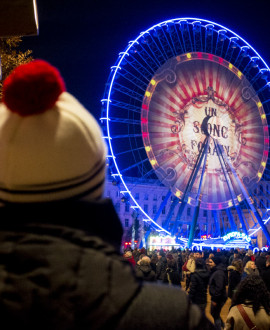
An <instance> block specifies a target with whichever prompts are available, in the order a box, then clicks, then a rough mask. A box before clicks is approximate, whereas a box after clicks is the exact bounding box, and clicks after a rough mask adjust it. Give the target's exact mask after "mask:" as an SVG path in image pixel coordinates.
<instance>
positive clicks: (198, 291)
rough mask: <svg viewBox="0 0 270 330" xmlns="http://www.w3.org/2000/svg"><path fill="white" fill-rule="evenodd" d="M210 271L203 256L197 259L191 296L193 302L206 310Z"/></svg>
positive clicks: (192, 277)
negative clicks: (206, 267)
mask: <svg viewBox="0 0 270 330" xmlns="http://www.w3.org/2000/svg"><path fill="white" fill-rule="evenodd" d="M209 276H210V274H209V272H208V271H207V270H206V269H205V262H204V260H203V259H202V258H199V259H196V260H195V271H194V272H193V273H192V274H191V277H190V290H189V298H190V300H191V302H192V303H193V304H196V305H198V306H199V307H200V309H201V310H202V312H204V311H205V307H206V304H207V287H208V282H209Z"/></svg>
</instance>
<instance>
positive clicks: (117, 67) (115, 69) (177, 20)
mask: <svg viewBox="0 0 270 330" xmlns="http://www.w3.org/2000/svg"><path fill="white" fill-rule="evenodd" d="M184 21H187V22H188V23H189V24H193V23H195V22H196V23H201V22H203V23H206V24H207V25H214V27H213V28H216V27H218V28H220V29H223V30H225V31H226V32H227V31H228V32H229V33H230V34H232V36H233V37H236V38H238V39H239V40H241V41H242V42H243V43H244V44H245V46H247V47H249V49H250V50H251V51H252V52H253V53H254V54H255V55H256V56H258V57H259V59H260V60H261V62H262V63H263V64H264V66H265V67H266V70H268V71H269V67H268V65H267V63H266V62H265V61H264V59H263V58H262V57H261V56H260V54H259V53H258V52H257V51H256V50H255V49H254V48H253V47H252V46H251V45H250V44H249V43H248V42H247V41H246V40H245V39H244V38H242V37H241V36H239V35H238V34H236V33H235V32H234V31H232V30H230V29H228V28H227V27H225V26H223V25H221V24H218V23H216V22H213V21H210V20H206V19H201V18H195V17H180V18H174V19H169V20H165V21H162V22H160V23H158V24H155V25H153V26H151V27H150V28H148V29H147V30H145V31H143V32H141V33H140V34H139V35H138V37H137V38H136V39H135V40H133V41H130V42H129V43H128V46H127V47H126V49H125V50H124V51H123V52H120V53H119V55H120V57H119V59H118V60H117V62H116V65H114V66H112V67H111V69H112V70H113V74H112V77H111V79H110V87H109V91H108V94H107V96H108V97H107V98H106V99H103V100H102V101H104V102H106V118H104V119H106V121H107V122H106V126H107V132H108V136H107V137H105V138H106V139H107V142H108V144H109V148H110V152H111V155H110V157H111V158H112V159H113V162H114V166H115V169H116V171H117V173H116V174H114V175H115V176H118V177H119V178H120V180H121V183H122V184H123V186H124V189H125V190H124V191H123V192H124V193H127V194H128V195H129V197H130V198H131V199H132V201H133V203H134V205H135V206H134V208H139V209H140V212H141V213H142V214H143V215H144V216H145V217H146V219H145V221H147V222H148V221H150V222H151V223H152V224H153V223H154V225H156V226H157V230H158V231H159V230H160V231H162V232H165V233H166V234H170V233H169V232H168V231H167V230H165V229H164V228H162V227H161V226H159V225H158V224H157V223H156V222H154V220H153V219H152V218H151V217H150V216H149V215H148V214H147V213H146V212H144V210H143V209H142V207H141V206H140V205H139V203H138V202H137V201H136V200H135V198H134V197H133V194H132V193H131V191H130V190H129V188H128V186H127V184H126V182H125V180H124V178H123V175H122V174H121V170H120V169H119V166H118V164H117V157H116V156H115V154H114V150H113V145H112V142H111V140H112V138H111V136H110V125H109V121H110V119H109V112H110V102H111V92H112V88H113V84H114V81H115V77H116V74H117V72H118V70H121V63H122V61H123V60H124V58H125V56H129V51H130V49H131V48H132V47H133V46H134V45H135V44H136V43H137V44H138V43H139V42H138V41H139V39H140V38H142V37H143V36H144V35H145V34H147V33H149V32H150V31H152V30H154V29H155V28H158V27H159V28H160V27H162V26H164V25H167V24H169V23H173V24H175V23H180V22H184ZM191 21H194V22H191ZM205 26H206V25H205ZM219 31H221V30H218V31H216V32H219ZM231 38H232V37H231ZM242 47H244V46H242ZM259 229H260V228H259ZM259 229H258V230H259ZM253 234H254V232H253V233H252V234H250V236H251V235H253Z"/></svg>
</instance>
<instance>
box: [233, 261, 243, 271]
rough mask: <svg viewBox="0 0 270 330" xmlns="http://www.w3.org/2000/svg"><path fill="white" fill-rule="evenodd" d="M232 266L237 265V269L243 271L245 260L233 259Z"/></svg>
mask: <svg viewBox="0 0 270 330" xmlns="http://www.w3.org/2000/svg"><path fill="white" fill-rule="evenodd" d="M232 266H234V267H235V270H237V271H238V272H239V273H242V272H243V262H242V260H241V259H235V260H233V261H232Z"/></svg>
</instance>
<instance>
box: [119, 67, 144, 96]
mask: <svg viewBox="0 0 270 330" xmlns="http://www.w3.org/2000/svg"><path fill="white" fill-rule="evenodd" d="M119 76H120V77H123V78H124V79H126V81H127V82H130V83H132V84H133V85H134V86H135V87H137V89H141V90H142V92H144V91H145V90H146V88H147V85H148V84H147V83H146V82H144V81H142V80H141V79H140V78H138V77H136V76H135V75H134V74H132V73H131V72H130V71H127V70H125V68H124V69H123V68H122V70H121V72H119Z"/></svg>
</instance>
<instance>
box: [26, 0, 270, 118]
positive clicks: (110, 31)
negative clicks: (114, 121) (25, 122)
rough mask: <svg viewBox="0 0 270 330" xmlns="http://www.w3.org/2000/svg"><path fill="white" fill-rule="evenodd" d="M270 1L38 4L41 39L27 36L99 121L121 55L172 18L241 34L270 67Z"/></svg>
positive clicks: (46, 0) (69, 0) (56, 0)
mask: <svg viewBox="0 0 270 330" xmlns="http://www.w3.org/2000/svg"><path fill="white" fill-rule="evenodd" d="M267 4H268V1H266V0H264V1H262V0H257V1H250V0H246V1H242V0H241V1H238V0H234V1H232V0H225V1H212V0H211V1H209V0H207V1H204V0H200V1H197V0H196V1H195V0H190V1H180V0H178V1H174V0H167V1H165V0H163V1H160V0H156V1H153V0H149V1H147V0H144V1H142V0H136V1H132V0H126V1H123V0H119V1H117V0H116V1H102V0H65V1H63V0H37V6H38V16H39V35H38V36H27V37H23V43H22V48H25V49H31V50H32V51H33V57H34V58H42V59H45V60H47V61H49V62H50V63H51V64H53V65H55V66H56V67H58V69H59V70H60V72H61V73H62V75H63V77H64V79H65V82H66V86H67V90H68V91H69V92H70V93H72V94H73V95H74V96H76V97H77V98H78V99H79V100H80V102H81V103H83V104H84V106H85V107H86V108H87V109H88V110H89V111H90V112H92V114H93V115H94V116H95V117H96V118H97V119H98V118H99V116H100V111H101V103H100V100H101V99H102V98H103V92H104V86H105V83H106V81H107V79H108V76H109V73H110V67H111V66H112V65H114V64H115V62H116V60H117V57H118V53H119V52H121V51H123V50H124V49H125V48H126V46H127V44H128V42H129V41H130V40H134V39H135V38H136V37H137V36H138V35H139V33H140V32H142V31H145V30H147V29H148V28H150V27H151V26H153V25H155V24H157V23H159V22H162V21H165V20H168V19H173V18H182V17H194V18H201V19H207V20H210V21H214V22H216V23H219V24H221V25H224V26H225V27H227V28H228V29H231V30H232V31H234V32H235V33H237V34H239V35H240V36H241V37H242V38H244V39H245V40H246V41H247V42H248V43H250V44H251V46H252V47H253V48H255V50H256V51H257V52H258V53H259V54H260V55H261V56H262V58H263V59H264V60H265V61H266V62H267V64H268V65H269V64H270V37H269V34H270V24H269V22H270V20H269V10H268V9H267Z"/></svg>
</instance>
